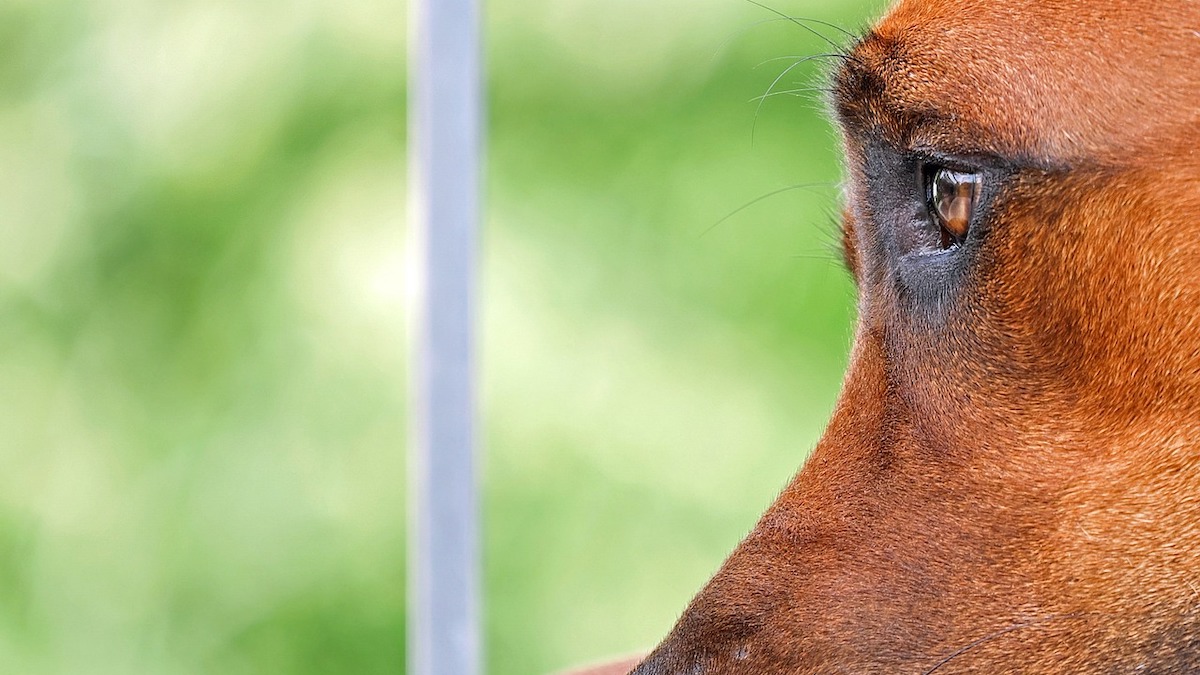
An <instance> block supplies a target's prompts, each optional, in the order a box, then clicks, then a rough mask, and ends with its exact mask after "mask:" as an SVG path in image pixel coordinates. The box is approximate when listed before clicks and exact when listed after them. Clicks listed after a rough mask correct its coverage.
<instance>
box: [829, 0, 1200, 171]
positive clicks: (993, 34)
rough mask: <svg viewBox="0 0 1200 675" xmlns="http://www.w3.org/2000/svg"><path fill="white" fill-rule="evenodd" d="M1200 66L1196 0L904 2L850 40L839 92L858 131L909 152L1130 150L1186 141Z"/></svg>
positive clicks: (1109, 154) (1069, 156)
mask: <svg viewBox="0 0 1200 675" xmlns="http://www.w3.org/2000/svg"><path fill="white" fill-rule="evenodd" d="M1197 64H1200V2H1196V1H1195V0H1166V1H1165V2H1161V3H1153V4H1151V5H1144V4H1142V3H1126V2H1118V1H1110V2H1099V3H1096V2H1091V3H1088V2H1081V1H1080V0H1017V1H1014V2H993V1H991V0H932V1H931V0H900V2H899V3H898V4H897V5H896V6H895V7H894V8H893V9H892V11H891V12H890V13H889V14H888V15H887V16H886V17H885V18H884V19H883V20H882V21H881V22H880V23H879V24H878V25H877V26H876V27H875V28H874V29H873V30H871V31H870V32H869V33H868V34H867V35H866V36H865V37H864V38H863V39H862V40H861V41H860V42H859V44H858V45H857V46H856V47H855V48H854V50H853V52H852V53H851V58H850V59H848V60H847V61H846V63H845V65H844V66H843V68H842V69H841V71H840V72H839V73H838V75H837V78H836V86H835V95H836V104H837V108H838V113H839V116H840V117H841V119H842V121H843V123H844V124H845V125H846V127H847V128H848V129H850V130H851V131H852V132H853V131H860V132H875V133H878V134H881V135H883V136H885V137H887V139H888V140H889V141H891V142H893V143H896V144H899V145H902V146H905V147H920V146H927V147H930V148H934V149H938V150H942V151H946V152H962V153H987V154H996V155H1005V156H1013V157H1018V158H1026V159H1029V160H1041V161H1044V162H1048V163H1059V162H1071V161H1074V160H1077V159H1080V158H1088V159H1093V160H1095V159H1112V158H1121V157H1123V158H1128V157H1130V156H1133V155H1138V156H1145V155H1146V154H1147V152H1152V151H1153V150H1154V149H1155V148H1156V146H1157V147H1159V148H1161V146H1162V144H1172V145H1174V144H1184V145H1187V144H1189V143H1190V144H1193V145H1194V143H1195V142H1196V140H1197V136H1198V135H1200V124H1198V122H1200V66H1198V65H1197ZM1176 147H1179V146H1176Z"/></svg>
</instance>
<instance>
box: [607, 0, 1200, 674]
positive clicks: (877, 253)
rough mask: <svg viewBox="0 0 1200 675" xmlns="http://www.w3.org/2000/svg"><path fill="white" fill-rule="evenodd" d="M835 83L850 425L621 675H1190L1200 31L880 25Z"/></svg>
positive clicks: (1196, 659)
mask: <svg viewBox="0 0 1200 675" xmlns="http://www.w3.org/2000/svg"><path fill="white" fill-rule="evenodd" d="M834 82H835V89H834V92H835V94H834V98H835V107H836V110H837V116H838V120H839V123H840V125H841V128H842V130H843V134H844V142H845V151H846V156H847V166H848V173H849V189H848V196H849V204H848V206H847V208H846V217H845V223H844V228H845V236H844V245H845V252H846V258H847V261H848V263H849V266H850V268H851V270H852V271H853V274H854V276H855V278H856V280H857V284H858V294H859V320H858V328H857V332H856V337H855V342H854V348H853V354H852V358H851V365H850V368H849V372H848V373H847V375H846V380H845V385H844V389H843V391H842V394H841V398H840V400H839V403H838V406H837V409H836V411H835V413H834V416H833V419H832V421H831V422H830V424H829V427H828V430H827V431H826V433H825V436H824V438H823V439H822V440H821V442H820V443H819V444H818V446H817V448H816V449H815V450H814V452H813V454H812V456H811V458H810V459H809V460H808V462H807V464H806V465H805V466H804V468H803V469H802V470H801V471H800V473H799V474H798V475H797V476H796V477H795V479H794V480H793V481H792V483H791V484H790V486H789V487H788V488H787V489H786V490H785V491H784V493H783V494H782V495H781V496H780V498H779V500H778V501H777V502H776V503H775V504H774V505H773V506H772V507H771V508H770V509H769V510H768V511H767V513H766V514H765V515H764V516H763V518H762V520H761V521H760V522H759V524H758V526H757V527H756V528H755V529H754V531H753V532H752V533H751V534H750V535H749V536H748V537H747V538H746V540H745V541H743V542H742V544H741V545H740V546H739V547H738V548H737V550H736V551H734V553H733V554H732V555H731V556H730V558H729V559H728V561H727V562H726V563H725V564H724V566H723V567H722V568H721V570H720V571H719V572H718V573H717V575H716V576H715V577H714V578H713V579H712V581H711V582H710V583H709V584H708V586H707V587H705V588H704V589H703V590H702V591H701V592H700V593H699V595H697V597H696V598H695V600H694V601H693V602H692V604H691V606H690V607H688V609H687V611H686V612H685V613H684V615H683V616H682V618H681V619H680V620H679V623H678V624H677V625H676V626H675V628H674V630H673V631H672V632H671V634H670V635H669V636H668V637H667V639H666V640H665V641H664V642H663V643H662V644H661V645H660V646H659V647H658V648H657V649H656V650H655V651H654V652H653V653H652V654H651V655H650V656H649V657H648V658H647V659H646V660H645V661H644V662H642V663H641V665H640V666H638V667H636V668H635V669H634V671H633V672H634V673H635V675H685V674H686V675H699V674H701V673H729V674H739V673H745V674H759V673H813V674H816V673H821V674H824V673H850V674H853V675H858V674H861V673H918V674H919V673H934V672H936V673H939V674H948V673H1186V672H1200V2H1197V0H1163V1H1162V2H1156V3H1132V2H1123V1H1120V0H1108V1H1102V2H1088V1H1086V0H1014V1H1007V2H997V1H992V0H955V1H951V0H901V2H900V3H899V4H898V5H897V6H896V7H894V9H893V10H892V11H891V13H890V14H889V15H888V16H887V17H886V18H885V19H884V20H883V21H882V22H881V23H880V24H879V25H878V26H877V27H876V28H875V29H874V30H872V31H870V32H869V33H868V34H867V35H866V37H864V38H863V39H862V40H861V41H859V42H858V43H857V45H856V46H855V47H854V48H853V50H852V51H851V52H850V53H849V55H848V58H847V59H846V60H845V63H844V65H843V66H842V67H841V69H840V70H839V71H838V72H837V74H836V76H835V80H834ZM626 668H628V666H625V667H620V666H615V665H614V668H613V669H612V670H611V671H607V672H625V669H626ZM595 672H606V671H595Z"/></svg>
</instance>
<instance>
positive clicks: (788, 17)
mask: <svg viewBox="0 0 1200 675" xmlns="http://www.w3.org/2000/svg"><path fill="white" fill-rule="evenodd" d="M746 2H748V3H750V4H752V5H754V6H756V7H761V8H763V9H765V10H767V11H768V12H771V13H772V14H776V15H778V16H779V17H780V18H781V19H784V20H787V21H789V22H791V23H794V24H796V25H797V26H799V27H801V28H803V29H804V30H805V31H807V32H809V33H811V34H813V35H815V36H816V37H818V38H820V39H821V40H822V41H823V42H825V43H826V44H828V45H829V46H831V47H833V48H834V49H836V50H838V51H840V52H842V53H843V56H845V57H846V58H847V59H851V60H853V59H854V57H853V56H851V55H849V54H846V53H845V47H843V46H842V45H839V44H838V43H836V42H834V41H833V40H831V39H829V37H828V36H827V35H825V34H823V33H821V32H820V31H818V30H816V29H815V28H813V27H812V26H810V25H808V23H805V22H809V23H815V24H818V25H822V26H828V27H830V28H834V29H836V30H839V31H841V32H842V33H845V34H846V36H847V37H850V38H852V39H857V37H856V36H855V35H854V34H853V33H851V32H850V31H848V30H846V29H845V28H842V27H841V26H838V25H835V24H832V23H829V22H827V21H821V20H820V19H801V18H799V17H795V16H791V15H789V14H784V13H783V12H781V11H779V10H777V9H775V8H774V7H771V6H769V5H764V4H763V3H761V2H758V0H746Z"/></svg>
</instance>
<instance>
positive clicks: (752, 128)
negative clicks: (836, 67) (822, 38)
mask: <svg viewBox="0 0 1200 675" xmlns="http://www.w3.org/2000/svg"><path fill="white" fill-rule="evenodd" d="M823 56H829V55H828V54H813V55H811V56H806V57H804V58H802V59H797V60H796V61H794V62H793V63H792V64H791V65H789V66H788V67H787V68H784V69H783V72H782V73H779V75H778V76H777V77H776V78H775V79H774V80H773V81H772V82H771V86H769V87H767V91H766V93H765V94H763V95H762V96H759V97H758V98H757V99H751V101H754V100H757V101H758V107H757V108H755V109H754V121H753V122H751V123H750V145H751V146H753V145H754V131H755V129H756V128H757V127H758V115H759V113H761V112H762V107H763V103H765V102H766V100H767V97H768V96H770V94H771V90H772V89H774V88H775V85H777V84H779V81H780V80H782V79H783V78H784V77H786V76H787V74H788V73H790V72H792V71H793V70H795V69H796V68H797V67H798V66H800V65H801V64H803V63H807V62H809V61H812V60H813V59H817V58H821V57H823Z"/></svg>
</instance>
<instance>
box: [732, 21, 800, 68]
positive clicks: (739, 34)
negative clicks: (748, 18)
mask: <svg viewBox="0 0 1200 675" xmlns="http://www.w3.org/2000/svg"><path fill="white" fill-rule="evenodd" d="M781 21H787V22H788V23H791V22H793V21H795V18H794V17H790V16H776V17H772V18H770V19H759V20H758V21H755V22H754V23H752V24H750V25H749V26H745V27H743V28H741V29H738V30H737V31H734V33H733V35H731V36H729V38H727V39H726V40H725V41H724V42H722V43H721V44H720V45H718V46H717V48H716V50H714V51H713V55H712V58H713V60H716V58H717V57H718V56H720V55H721V52H724V51H725V50H726V49H727V48H728V47H729V45H730V44H732V43H733V42H735V41H737V40H739V39H741V38H742V37H744V36H745V35H746V33H749V32H750V31H752V30H754V29H755V28H758V27H759V26H762V25H764V24H768V23H779V22H781ZM783 58H789V57H783ZM768 60H770V59H768ZM759 65H762V64H759ZM755 67H757V66H755Z"/></svg>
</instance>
